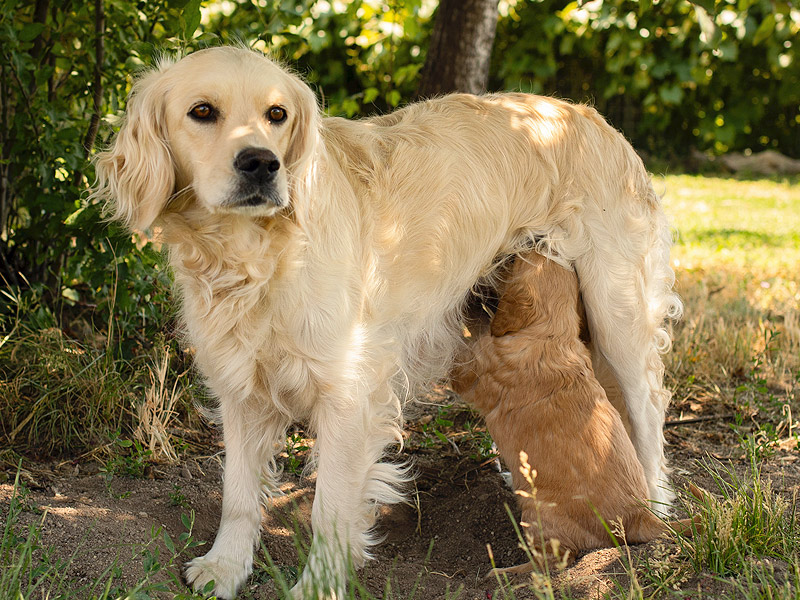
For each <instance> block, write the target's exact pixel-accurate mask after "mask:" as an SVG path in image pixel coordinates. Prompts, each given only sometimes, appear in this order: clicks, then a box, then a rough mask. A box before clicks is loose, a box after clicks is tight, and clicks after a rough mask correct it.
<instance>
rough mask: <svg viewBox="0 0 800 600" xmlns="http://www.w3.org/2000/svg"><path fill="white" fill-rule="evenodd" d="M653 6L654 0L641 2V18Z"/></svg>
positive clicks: (640, 0) (642, 0)
mask: <svg viewBox="0 0 800 600" xmlns="http://www.w3.org/2000/svg"><path fill="white" fill-rule="evenodd" d="M652 6H653V0H639V16H640V17H641V16H642V15H643V14H645V13H646V12H647V11H648V10H650V9H651V8H652Z"/></svg>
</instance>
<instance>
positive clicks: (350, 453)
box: [292, 386, 407, 600]
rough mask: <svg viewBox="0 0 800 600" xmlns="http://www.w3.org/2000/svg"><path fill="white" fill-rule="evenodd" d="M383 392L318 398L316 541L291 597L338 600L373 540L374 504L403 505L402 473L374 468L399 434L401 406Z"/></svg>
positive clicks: (399, 467)
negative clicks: (349, 573)
mask: <svg viewBox="0 0 800 600" xmlns="http://www.w3.org/2000/svg"><path fill="white" fill-rule="evenodd" d="M354 387H355V386H354ZM381 392H382V393H380V394H373V395H371V396H368V397H364V396H359V395H357V394H353V395H352V396H350V397H346V398H341V397H340V398H331V397H323V398H321V399H320V401H319V404H318V406H317V407H315V415H314V417H313V419H312V420H313V426H314V429H315V431H316V432H317V438H316V442H315V445H314V457H315V461H316V467H317V484H316V492H315V496H314V504H313V507H312V511H311V524H312V528H313V532H314V539H313V542H312V545H311V550H310V553H309V556H308V562H307V564H306V568H305V570H304V572H303V575H302V576H301V578H300V581H299V582H298V583H297V585H296V586H295V588H294V589H293V590H292V592H293V594H294V595H295V597H296V598H303V600H306V599H308V598H314V599H317V598H320V599H322V598H324V599H326V600H331V599H335V598H343V597H344V594H345V586H346V580H347V573H348V571H349V570H350V569H351V568H357V567H360V566H362V565H363V564H364V562H365V561H366V559H368V558H369V547H370V546H371V545H373V544H374V543H376V542H377V541H378V540H376V539H374V536H373V535H372V532H371V529H372V527H373V525H374V523H375V520H376V517H377V513H378V506H379V505H380V504H389V503H396V502H401V501H402V500H403V496H402V494H401V493H400V492H399V490H398V488H399V486H400V485H401V484H402V483H403V482H405V481H406V480H407V477H406V474H405V471H406V469H405V468H404V467H403V466H402V465H395V464H391V463H383V462H380V460H381V458H383V456H384V451H385V448H386V447H387V445H389V444H391V443H393V442H397V441H398V439H399V437H400V434H401V430H400V428H399V422H400V407H399V402H398V401H397V400H396V398H395V396H394V395H393V394H392V393H391V392H390V391H388V386H385V387H383V388H382V389H381ZM378 396H380V397H378Z"/></svg>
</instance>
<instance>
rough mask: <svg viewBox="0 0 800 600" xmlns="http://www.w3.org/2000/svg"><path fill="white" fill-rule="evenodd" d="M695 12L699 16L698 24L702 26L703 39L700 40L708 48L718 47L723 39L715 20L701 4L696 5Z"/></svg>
mask: <svg viewBox="0 0 800 600" xmlns="http://www.w3.org/2000/svg"><path fill="white" fill-rule="evenodd" d="M694 11H695V13H696V14H697V23H698V24H699V25H700V31H701V32H702V33H701V38H700V40H701V41H702V42H703V43H704V44H706V45H707V46H711V47H716V45H717V44H719V41H720V39H722V32H721V31H720V29H719V27H717V24H716V23H715V22H714V19H713V18H712V17H711V16H709V14H708V11H706V9H705V8H704V7H703V6H700V4H699V3H696V4H695V5H694Z"/></svg>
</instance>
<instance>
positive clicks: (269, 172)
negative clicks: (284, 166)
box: [233, 148, 281, 184]
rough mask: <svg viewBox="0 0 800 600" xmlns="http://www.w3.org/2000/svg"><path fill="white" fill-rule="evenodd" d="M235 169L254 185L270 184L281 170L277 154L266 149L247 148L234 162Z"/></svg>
mask: <svg viewBox="0 0 800 600" xmlns="http://www.w3.org/2000/svg"><path fill="white" fill-rule="evenodd" d="M233 168H234V169H236V170H237V171H238V172H239V174H240V175H242V177H244V178H245V179H248V180H249V181H252V182H253V183H256V184H260V183H268V182H269V181H272V180H273V179H274V178H275V173H277V172H278V169H280V168H281V161H280V160H278V157H277V156H275V153H274V152H272V151H271V150H266V149H265V148H245V149H244V150H242V151H241V152H239V154H237V155H236V158H235V159H234V160H233Z"/></svg>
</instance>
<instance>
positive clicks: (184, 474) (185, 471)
mask: <svg viewBox="0 0 800 600" xmlns="http://www.w3.org/2000/svg"><path fill="white" fill-rule="evenodd" d="M181 477H183V478H184V479H191V478H192V472H191V471H190V470H189V467H188V466H186V465H183V466H182V467H181Z"/></svg>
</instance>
